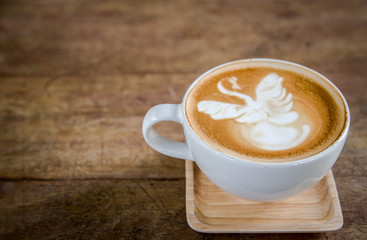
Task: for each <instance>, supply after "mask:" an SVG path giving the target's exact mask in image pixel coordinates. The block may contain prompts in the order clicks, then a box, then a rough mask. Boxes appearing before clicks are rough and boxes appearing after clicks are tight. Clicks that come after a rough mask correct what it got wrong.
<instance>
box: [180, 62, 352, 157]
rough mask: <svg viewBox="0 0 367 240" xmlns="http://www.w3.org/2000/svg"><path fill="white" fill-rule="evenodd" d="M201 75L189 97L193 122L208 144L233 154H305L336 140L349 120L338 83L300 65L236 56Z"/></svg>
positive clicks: (188, 111)
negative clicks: (245, 59) (332, 82)
mask: <svg viewBox="0 0 367 240" xmlns="http://www.w3.org/2000/svg"><path fill="white" fill-rule="evenodd" d="M199 79H200V80H198V82H197V83H196V84H195V85H194V86H193V87H192V88H191V90H190V92H189V93H188V95H187V98H186V102H185V114H186V117H187V119H188V121H189V124H190V126H191V128H192V129H193V130H194V131H195V132H196V133H197V134H198V135H199V136H200V138H201V139H202V140H203V141H205V142H206V143H207V144H209V145H210V146H212V147H213V148H215V149H217V150H218V151H220V152H223V153H225V154H228V155H232V156H234V157H238V158H242V159H247V160H251V161H258V162H274V163H279V162H289V161H295V160H298V159H303V158H305V157H309V156H312V155H315V154H317V153H319V152H321V151H323V150H324V149H326V148H327V147H328V146H330V145H331V144H333V143H334V142H335V141H336V140H337V139H338V137H339V136H340V134H341V133H342V131H343V129H344V128H345V125H346V122H347V120H346V106H345V105H344V103H343V99H342V97H341V95H340V94H339V92H338V90H337V89H336V88H335V86H334V85H332V84H331V83H330V82H329V81H328V80H326V79H325V78H324V77H322V76H321V75H320V74H318V73H316V72H314V71H312V70H309V69H306V68H300V67H299V66H298V65H292V64H284V63H267V62H266V61H264V62H253V63H251V62H246V63H243V62H241V61H238V62H233V63H229V64H226V65H223V66H220V67H218V68H216V69H214V70H212V71H210V72H208V73H205V74H204V75H202V76H201V77H200V78H199Z"/></svg>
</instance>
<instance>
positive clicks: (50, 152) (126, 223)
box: [0, 0, 367, 239]
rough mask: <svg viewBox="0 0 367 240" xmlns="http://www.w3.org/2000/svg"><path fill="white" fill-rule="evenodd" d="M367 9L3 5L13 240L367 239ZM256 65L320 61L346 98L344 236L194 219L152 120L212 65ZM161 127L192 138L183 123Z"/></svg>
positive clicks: (9, 235) (0, 28)
mask: <svg viewBox="0 0 367 240" xmlns="http://www.w3.org/2000/svg"><path fill="white" fill-rule="evenodd" d="M366 13H367V3H366V1H363V0H351V1H331V0H326V1H316V0H312V1H263V0H261V1H256V2H253V1H235V0H229V1H221V0H214V1H205V0H204V1H194V0H188V1H187V0H176V1H163V0H158V1H148V0H143V1H134V0H127V1H115V0H107V1H98V0H76V1H72V0H66V1H61V0H52V1H47V0H30V1H27V0H1V1H0V125H1V128H0V179H1V182H0V183H1V184H0V185H1V188H0V213H1V214H0V215H1V223H2V224H1V233H2V234H5V235H2V236H4V238H5V239H50V238H56V239H93V238H94V239H100V238H110V239H136V238H141V239H146V238H148V237H151V236H156V238H157V239H166V238H167V237H171V236H173V237H176V238H179V239H185V238H186V239H202V238H205V239H218V238H226V239H232V238H233V239H234V238H236V239H238V238H240V239H262V238H269V239H325V238H328V239H350V238H351V239H363V238H365V236H366V235H367V227H366V226H367V220H366V216H367V209H366V206H367V204H366V203H367V195H366V193H367V186H366V185H367V184H366V182H367V176H366V172H367V165H366V164H365V159H366V157H367V148H366V143H367V127H366V126H367V104H366V103H367V94H365V89H367V81H366V79H367V72H366V66H367V45H366V42H367V28H366V25H367V14H366ZM253 57H268V58H278V59H284V60H289V61H294V62H297V63H300V64H303V65H306V66H309V67H311V68H313V69H315V70H317V71H319V72H320V73H322V74H324V75H325V76H327V77H328V78H330V79H331V80H332V81H333V82H334V83H335V84H336V85H337V86H338V87H339V89H340V90H341V91H342V92H343V94H344V95H345V97H346V99H347V101H348V103H349V106H350V110H351V116H352V118H351V120H352V121H351V129H350V134H349V136H348V140H347V143H346V145H345V148H344V150H343V152H342V154H341V156H340V158H339V160H338V161H337V163H336V164H335V166H334V167H333V173H334V176H335V181H336V184H337V188H338V191H339V197H340V202H341V206H342V210H343V215H344V226H343V228H342V229H341V230H339V231H336V232H330V233H326V234H324V233H321V234H286V235H279V234H275V235H254V234H250V235H231V234H228V235H214V234H208V235H204V234H200V233H196V232H194V231H192V230H191V229H190V228H189V226H188V225H187V222H186V219H185V213H184V202H185V198H184V197H185V191H184V185H185V180H184V173H185V166H184V162H183V161H179V160H176V159H171V158H169V157H165V156H163V155H161V154H159V153H156V152H155V151H154V150H152V149H151V148H149V147H148V146H147V144H146V143H145V142H144V140H143V137H142V135H141V122H142V119H143V116H144V114H145V112H146V111H147V110H148V109H149V108H150V107H152V106H154V105H156V104H159V103H179V102H180V101H181V99H182V97H183V94H184V92H185V90H186V88H187V86H189V85H190V83H191V82H192V81H193V80H194V79H195V78H196V77H197V76H199V75H200V74H201V73H203V72H204V71H206V70H208V69H210V68H212V67H214V66H216V65H218V64H222V63H224V62H227V61H231V60H235V59H240V58H253ZM157 129H158V131H159V132H161V133H162V134H165V135H166V136H168V137H171V138H174V139H181V140H182V139H183V135H182V133H181V131H180V126H178V125H177V124H176V125H175V124H170V125H166V124H161V125H159V126H157ZM151 183H153V184H155V191H157V192H159V194H155V193H154V191H153V188H151V187H150V184H151ZM140 186H142V187H143V188H144V189H145V192H146V193H148V195H147V194H146V193H145V192H144V190H143V189H142V188H141V187H140ZM109 191H110V192H112V193H113V194H114V195H115V196H118V197H116V198H115V200H112V199H114V198H113V197H112V196H111V195H109V194H107V193H106V192H109ZM162 197H164V198H165V199H164V200H161V201H162V202H163V203H164V205H165V206H166V207H165V208H166V211H167V213H166V212H165V210H162V209H161V206H162V204H161V202H160V200H159V198H162ZM98 199H99V200H98ZM99 201H100V202H99ZM30 216H31V217H30ZM68 216H70V217H68ZM172 234H175V235H172ZM0 238H1V237H0Z"/></svg>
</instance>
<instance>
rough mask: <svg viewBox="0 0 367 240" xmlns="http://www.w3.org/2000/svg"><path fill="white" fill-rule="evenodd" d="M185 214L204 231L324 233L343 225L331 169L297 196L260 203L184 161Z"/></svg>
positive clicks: (193, 224)
mask: <svg viewBox="0 0 367 240" xmlns="http://www.w3.org/2000/svg"><path fill="white" fill-rule="evenodd" d="M186 214H187V219H188V222H189V225H190V226H191V227H192V228H193V229H195V230H197V231H199V232H204V233H232V232H237V233H253V232H255V233H271V232H325V231H335V230H339V229H340V228H341V227H342V225H343V216H342V212H341V208H340V203H339V197H338V193H337V190H336V186H335V181H334V178H333V175H332V172H331V171H330V172H329V173H328V174H327V176H326V177H324V178H323V179H322V180H321V181H320V182H319V183H317V184H316V185H315V186H314V187H312V188H311V189H309V190H307V191H305V192H303V193H301V194H299V195H297V196H294V197H291V198H288V199H285V200H282V201H276V202H263V203H262V202H255V201H249V200H245V199H241V198H239V197H236V196H233V195H231V194H229V193H227V192H225V191H223V190H222V189H220V188H219V187H218V186H216V185H215V184H214V183H212V182H211V181H210V180H209V179H208V178H207V177H206V176H205V175H204V173H203V172H202V171H201V170H200V169H199V167H198V166H197V165H196V164H195V163H193V162H191V161H186Z"/></svg>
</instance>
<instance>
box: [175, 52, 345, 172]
mask: <svg viewBox="0 0 367 240" xmlns="http://www.w3.org/2000/svg"><path fill="white" fill-rule="evenodd" d="M239 62H270V63H271V62H275V63H281V64H288V65H291V66H293V67H296V68H301V69H303V70H306V71H309V72H311V73H313V74H315V75H318V76H319V77H320V78H321V79H323V80H324V81H326V82H327V83H328V84H330V85H331V86H332V87H333V88H334V89H335V90H336V92H337V93H338V95H339V96H340V97H341V99H342V101H343V104H344V107H345V116H346V121H345V124H344V127H343V130H342V132H341V134H340V135H339V136H338V138H337V139H336V140H335V141H334V142H333V143H332V144H330V145H329V146H328V147H327V148H325V149H324V150H322V151H321V152H319V153H316V154H314V155H311V156H309V157H305V158H302V159H298V160H294V161H289V162H260V161H259V162H258V161H254V160H250V159H245V158H239V157H236V156H233V155H230V154H226V153H224V152H222V151H220V150H218V149H216V148H214V147H213V146H212V145H210V144H209V143H207V142H206V141H204V140H203V139H202V138H201V137H200V136H199V135H198V134H197V133H196V132H195V130H194V129H193V128H192V127H191V125H190V123H189V121H188V119H187V115H186V99H187V96H188V94H189V93H190V92H191V90H192V88H193V87H194V86H195V85H196V84H197V83H198V82H199V81H200V80H201V79H202V78H203V77H205V76H206V75H208V74H210V73H212V72H214V71H216V70H217V69H219V68H222V67H225V66H227V65H231V64H235V63H239ZM181 108H182V112H183V118H182V119H184V120H183V124H185V125H186V126H188V127H189V129H190V130H191V132H193V133H194V135H195V136H196V137H197V138H198V139H200V141H201V142H202V143H203V144H205V145H206V147H208V148H209V149H211V150H212V151H213V152H215V153H216V154H219V155H221V156H223V157H225V158H230V159H231V160H234V161H236V162H241V163H243V164H245V163H247V164H248V163H251V164H257V165H259V166H272V167H275V166H290V165H300V164H305V163H309V162H313V161H316V160H317V159H320V158H322V157H323V156H325V155H328V154H330V153H331V152H332V151H334V149H335V148H336V147H337V146H338V145H339V144H340V142H342V141H343V140H344V139H345V138H346V136H347V134H348V131H349V127H350V110H349V106H348V103H347V101H346V99H345V97H344V95H343V94H342V93H341V91H340V90H339V89H338V87H337V86H335V84H334V83H333V82H331V81H330V80H329V79H328V78H327V77H325V76H324V75H322V74H321V73H319V72H317V71H315V70H313V69H311V68H309V67H306V66H303V65H301V64H298V63H294V62H290V61H286V60H280V59H273V58H249V59H238V60H234V61H230V62H226V63H223V64H221V65H218V66H216V67H213V68H211V69H209V70H207V71H206V72H204V73H203V74H201V75H200V76H199V77H197V78H196V79H195V81H194V82H192V83H191V85H190V86H189V88H188V89H187V90H186V93H185V95H184V97H183V100H182V103H181Z"/></svg>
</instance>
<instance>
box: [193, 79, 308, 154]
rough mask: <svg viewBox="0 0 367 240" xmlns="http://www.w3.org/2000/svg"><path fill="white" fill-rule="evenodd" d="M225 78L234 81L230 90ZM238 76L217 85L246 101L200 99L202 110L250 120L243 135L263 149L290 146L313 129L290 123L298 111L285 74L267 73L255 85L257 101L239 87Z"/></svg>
mask: <svg viewBox="0 0 367 240" xmlns="http://www.w3.org/2000/svg"><path fill="white" fill-rule="evenodd" d="M225 80H227V81H229V82H231V83H232V88H233V89H234V90H228V89H226V88H225V87H224V86H223V85H222V81H225ZM237 80H238V79H237V78H236V77H231V78H226V79H222V80H220V81H219V82H218V85H217V87H218V90H219V91H220V92H221V93H223V94H226V95H230V96H235V97H238V98H240V99H242V100H243V101H244V105H238V104H230V103H223V102H219V101H201V102H199V103H198V105H197V106H198V110H199V112H204V113H206V114H209V115H210V116H211V118H213V119H215V120H221V119H234V120H235V121H236V122H239V123H244V124H247V125H248V128H249V130H248V131H249V134H246V133H247V131H242V132H243V134H242V135H243V137H244V138H246V139H247V140H248V141H249V142H250V143H251V144H253V145H255V146H257V147H259V148H262V149H266V150H283V149H289V148H293V147H295V146H297V145H298V144H300V143H302V142H303V141H304V140H305V139H306V137H307V136H308V134H309V132H310V127H309V126H308V125H307V124H303V125H301V126H295V127H294V126H292V125H291V124H292V123H294V122H295V121H296V120H297V119H298V116H299V115H298V113H297V112H295V111H291V109H292V106H293V101H292V94H291V93H288V94H287V91H286V89H285V88H283V87H282V81H283V78H282V77H279V76H278V75H277V74H276V73H270V74H269V75H267V76H266V77H265V78H264V79H263V80H262V81H261V82H260V84H259V85H258V86H257V88H256V101H255V100H253V99H252V98H251V97H250V96H248V95H246V94H242V93H239V92H237V91H236V90H237V89H241V87H240V86H239V85H238V83H237ZM234 130H237V131H238V130H240V129H234ZM240 131H241V130H240Z"/></svg>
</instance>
